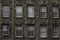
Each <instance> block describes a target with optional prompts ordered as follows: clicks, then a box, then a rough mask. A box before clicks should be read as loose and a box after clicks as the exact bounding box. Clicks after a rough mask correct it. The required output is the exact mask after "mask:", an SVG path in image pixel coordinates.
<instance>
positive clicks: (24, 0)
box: [0, 0, 60, 40]
mask: <svg viewBox="0 0 60 40" xmlns="http://www.w3.org/2000/svg"><path fill="white" fill-rule="evenodd" d="M3 5H9V6H10V9H11V10H10V11H11V13H10V17H9V18H3V17H2V6H3ZM16 5H22V6H23V17H22V18H16V17H15V9H16ZM28 5H34V8H35V12H34V13H35V14H34V15H35V17H34V18H32V19H30V18H27V11H26V10H27V6H28ZM40 5H47V8H48V9H47V10H48V12H47V13H48V14H47V15H48V16H47V18H40V17H39V13H40V12H39V7H40ZM52 5H54V6H58V7H59V8H60V0H0V40H6V39H4V38H5V37H3V35H2V27H1V25H2V24H9V26H10V27H11V31H10V32H11V34H10V36H9V37H7V40H15V37H14V36H15V29H14V27H15V24H19V25H22V26H23V37H22V38H21V39H22V40H28V37H27V31H26V30H27V27H26V25H27V24H34V25H35V32H36V36H35V37H34V40H41V38H40V36H39V35H40V33H39V30H40V29H39V27H40V24H44V25H47V28H48V29H47V33H48V35H47V36H48V37H47V38H46V39H47V40H53V38H52V37H51V32H52V29H51V25H52V24H57V25H59V26H60V18H57V19H54V18H51V17H52V15H51V13H52V12H51V8H52ZM59 31H60V30H59ZM59 40H60V35H59Z"/></svg>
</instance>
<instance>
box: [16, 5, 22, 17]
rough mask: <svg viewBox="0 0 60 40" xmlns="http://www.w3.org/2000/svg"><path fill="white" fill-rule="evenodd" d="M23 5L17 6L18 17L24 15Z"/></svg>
mask: <svg viewBox="0 0 60 40" xmlns="http://www.w3.org/2000/svg"><path fill="white" fill-rule="evenodd" d="M22 16H23V14H22V6H16V17H22Z"/></svg>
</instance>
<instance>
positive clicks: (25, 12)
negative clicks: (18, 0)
mask: <svg viewBox="0 0 60 40" xmlns="http://www.w3.org/2000/svg"><path fill="white" fill-rule="evenodd" d="M22 6H23V18H24V19H23V21H24V22H23V40H27V38H26V37H27V31H26V29H27V26H26V23H27V15H26V14H27V11H26V10H27V9H26V1H24V2H23V4H22Z"/></svg>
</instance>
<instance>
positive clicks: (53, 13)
mask: <svg viewBox="0 0 60 40" xmlns="http://www.w3.org/2000/svg"><path fill="white" fill-rule="evenodd" d="M54 7H55V8H58V12H56V11H55V12H53V8H54ZM56 13H58V14H57V15H55V14H56ZM53 15H55V16H57V17H54V16H53ZM52 17H53V18H59V7H58V6H53V7H52Z"/></svg>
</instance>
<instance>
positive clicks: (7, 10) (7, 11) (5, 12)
mask: <svg viewBox="0 0 60 40" xmlns="http://www.w3.org/2000/svg"><path fill="white" fill-rule="evenodd" d="M9 14H10V8H9V6H3V17H9Z"/></svg>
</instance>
